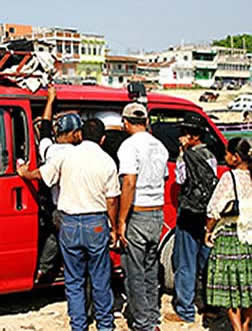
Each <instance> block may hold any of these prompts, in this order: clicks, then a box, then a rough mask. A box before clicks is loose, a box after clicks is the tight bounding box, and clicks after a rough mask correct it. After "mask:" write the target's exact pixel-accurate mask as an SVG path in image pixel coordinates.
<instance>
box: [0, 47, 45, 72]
mask: <svg viewBox="0 0 252 331" xmlns="http://www.w3.org/2000/svg"><path fill="white" fill-rule="evenodd" d="M14 56H15V58H14ZM32 57H33V54H32V52H27V51H7V50H4V49H0V78H8V77H28V76H29V77H39V75H38V74H31V73H24V72H21V70H22V69H23V68H24V65H25V64H27V63H28V61H29V60H30V59H31V58H32ZM12 65H17V68H16V69H15V72H8V71H7V72H6V71H5V70H6V69H10V68H11V66H12Z"/></svg>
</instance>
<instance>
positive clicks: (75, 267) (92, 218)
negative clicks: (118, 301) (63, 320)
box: [59, 213, 113, 331]
mask: <svg viewBox="0 0 252 331" xmlns="http://www.w3.org/2000/svg"><path fill="white" fill-rule="evenodd" d="M109 238H110V234H109V227H108V220H107V215H106V213H97V214H88V215H84V214H83V215H66V214H63V220H62V224H61V227H60V234H59V242H60V248H61V252H62V255H63V260H64V267H65V268H64V275H65V288H66V290H65V292H66V298H67V302H68V313H69V316H70V319H71V322H70V323H71V326H72V330H73V331H84V330H85V331H86V330H88V324H87V314H86V311H85V304H86V297H85V285H86V272H88V274H89V276H90V279H91V284H92V298H93V300H94V308H95V317H96V322H97V328H98V330H102V331H111V330H113V315H112V312H111V311H112V306H113V293H112V290H111V284H110V279H111V264H110V256H109V247H108V245H109Z"/></svg>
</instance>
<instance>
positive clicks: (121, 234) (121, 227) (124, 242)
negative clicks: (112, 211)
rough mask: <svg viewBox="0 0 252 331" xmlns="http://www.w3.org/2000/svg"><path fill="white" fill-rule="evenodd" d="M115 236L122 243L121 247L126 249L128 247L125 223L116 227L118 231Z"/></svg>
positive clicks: (120, 223)
mask: <svg viewBox="0 0 252 331" xmlns="http://www.w3.org/2000/svg"><path fill="white" fill-rule="evenodd" d="M117 235H118V238H119V240H120V242H121V243H122V245H123V247H127V245H128V240H127V239H126V223H125V222H120V221H119V225H118V230H117Z"/></svg>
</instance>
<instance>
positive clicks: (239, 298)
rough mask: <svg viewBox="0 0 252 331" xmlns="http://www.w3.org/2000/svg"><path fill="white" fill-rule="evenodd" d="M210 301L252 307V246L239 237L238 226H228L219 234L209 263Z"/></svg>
mask: <svg viewBox="0 0 252 331" xmlns="http://www.w3.org/2000/svg"><path fill="white" fill-rule="evenodd" d="M207 303H208V304H209V305H212V306H217V307H224V308H231V307H232V308H249V307H252V245H249V244H242V243H241V242H240V241H239V240H238V237H237V231H236V225H225V226H224V228H223V229H221V230H220V232H219V233H218V234H217V236H216V239H215V243H214V247H213V249H212V251H211V254H210V257H209V262H208V277H207Z"/></svg>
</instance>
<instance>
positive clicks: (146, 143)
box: [118, 103, 168, 331]
mask: <svg viewBox="0 0 252 331" xmlns="http://www.w3.org/2000/svg"><path fill="white" fill-rule="evenodd" d="M122 118H123V123H124V129H125V131H126V132H127V133H129V134H130V135H131V136H130V137H129V138H127V139H126V140H125V141H124V142H123V143H122V144H121V146H120V148H119V150H118V158H119V163H120V165H119V174H120V176H121V177H122V194H121V198H120V211H119V224H118V236H119V239H120V240H121V242H122V245H123V246H124V248H125V254H123V256H122V263H123V266H124V268H125V272H126V280H125V288H126V292H127V296H128V304H129V309H130V313H131V315H132V319H133V323H132V325H130V327H131V328H132V329H133V330H141V331H152V330H158V329H159V328H158V324H159V317H160V312H159V303H158V253H157V250H158V244H159V240H160V235H161V230H162V225H163V210H162V207H163V204H164V184H165V178H166V177H168V168H167V161H168V152H167V150H166V148H165V147H164V145H163V144H162V143H161V142H160V141H159V140H157V139H156V138H155V137H153V136H152V135H151V134H149V133H148V132H147V131H146V128H147V125H148V119H147V110H146V108H145V107H144V106H143V105H141V104H138V103H132V104H128V105H127V106H126V107H125V108H124V110H123V113H122ZM129 322H130V321H129V320H128V323H129Z"/></svg>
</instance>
